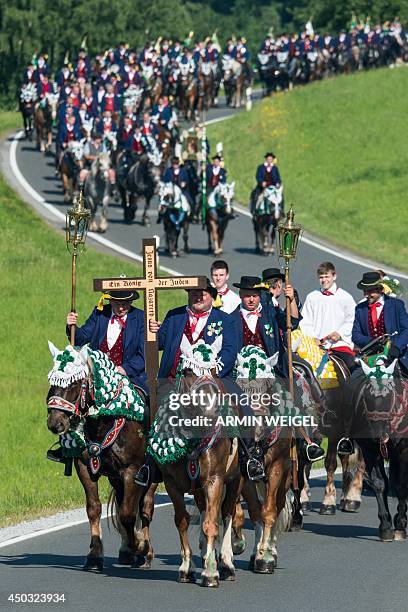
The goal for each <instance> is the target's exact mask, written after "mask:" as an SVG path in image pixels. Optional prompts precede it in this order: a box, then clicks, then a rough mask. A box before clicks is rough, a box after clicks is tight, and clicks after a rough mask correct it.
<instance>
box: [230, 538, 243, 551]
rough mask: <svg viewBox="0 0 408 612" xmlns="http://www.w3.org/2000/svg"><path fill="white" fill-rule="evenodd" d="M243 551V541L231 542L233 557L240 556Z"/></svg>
mask: <svg viewBox="0 0 408 612" xmlns="http://www.w3.org/2000/svg"><path fill="white" fill-rule="evenodd" d="M244 550H245V539H244V538H241V539H239V540H238V539H237V540H234V541H233V542H232V552H233V553H234V555H242V553H243V552H244Z"/></svg>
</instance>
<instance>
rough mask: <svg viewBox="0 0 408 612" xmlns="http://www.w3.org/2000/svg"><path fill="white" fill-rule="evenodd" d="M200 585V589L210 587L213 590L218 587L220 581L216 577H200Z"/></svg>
mask: <svg viewBox="0 0 408 612" xmlns="http://www.w3.org/2000/svg"><path fill="white" fill-rule="evenodd" d="M200 584H201V586H202V587H210V588H213V589H215V588H217V587H219V586H220V581H219V579H218V578H217V576H202V578H201V583H200Z"/></svg>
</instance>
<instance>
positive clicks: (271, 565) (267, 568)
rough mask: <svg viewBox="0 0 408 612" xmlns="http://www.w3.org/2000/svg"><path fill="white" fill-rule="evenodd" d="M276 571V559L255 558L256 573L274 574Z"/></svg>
mask: <svg viewBox="0 0 408 612" xmlns="http://www.w3.org/2000/svg"><path fill="white" fill-rule="evenodd" d="M274 571H275V561H265V560H264V559H255V562H254V572H255V574H273V572H274Z"/></svg>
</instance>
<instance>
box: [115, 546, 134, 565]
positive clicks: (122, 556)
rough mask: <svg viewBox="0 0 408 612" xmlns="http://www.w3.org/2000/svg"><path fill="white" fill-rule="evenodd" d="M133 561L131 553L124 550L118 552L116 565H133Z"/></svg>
mask: <svg viewBox="0 0 408 612" xmlns="http://www.w3.org/2000/svg"><path fill="white" fill-rule="evenodd" d="M134 561H135V559H134V556H133V555H132V553H130V552H128V551H125V550H121V551H119V557H118V565H133V563H134Z"/></svg>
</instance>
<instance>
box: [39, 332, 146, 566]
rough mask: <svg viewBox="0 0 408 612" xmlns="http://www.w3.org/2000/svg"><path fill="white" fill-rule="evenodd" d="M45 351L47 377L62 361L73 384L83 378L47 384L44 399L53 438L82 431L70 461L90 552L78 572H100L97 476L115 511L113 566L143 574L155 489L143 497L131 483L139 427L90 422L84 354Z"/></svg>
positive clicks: (110, 420)
mask: <svg viewBox="0 0 408 612" xmlns="http://www.w3.org/2000/svg"><path fill="white" fill-rule="evenodd" d="M50 350H51V353H52V355H53V358H54V363H55V365H54V369H53V370H52V371H51V372H50V376H51V374H52V373H53V372H54V371H55V370H56V369H58V364H62V363H63V362H64V361H63V360H64V358H65V359H66V360H67V361H72V362H73V363H74V366H75V367H76V368H77V375H76V378H78V376H79V374H81V376H83V377H79V380H75V381H74V382H72V383H70V384H68V385H67V386H66V385H65V383H63V382H61V383H60V384H62V385H63V386H58V385H53V384H52V383H53V379H52V378H51V379H50V382H51V384H52V386H51V388H50V390H49V392H48V395H47V407H48V419H47V427H48V429H49V430H50V431H51V432H52V433H54V434H57V435H59V436H63V435H67V434H69V432H70V431H75V429H76V428H77V426H78V424H79V423H82V425H83V428H84V434H85V443H86V446H85V449H84V451H83V453H82V455H81V456H80V457H77V458H75V459H74V464H75V469H76V472H77V474H78V478H79V480H80V482H81V484H82V486H83V488H84V491H85V496H86V511H87V515H88V520H89V526H90V530H91V543H90V551H89V553H88V555H87V557H86V562H85V564H84V569H85V570H98V571H102V569H103V565H104V557H103V544H102V534H101V525H100V521H101V513H102V504H101V501H100V498H99V492H98V481H99V478H100V477H101V476H107V478H108V480H109V482H110V484H111V486H112V492H111V497H110V500H111V503H112V506H114V507H115V509H116V516H115V517H114V519H113V524H114V526H115V528H116V529H117V531H118V532H119V533H120V535H121V538H122V543H121V547H120V550H119V560H118V562H119V563H120V564H121V565H132V564H137V565H139V566H140V565H142V564H144V567H146V568H148V567H150V565H151V563H152V560H153V557H154V554H153V548H152V545H151V541H150V535H149V525H150V522H151V520H152V517H153V507H154V503H153V500H154V492H155V488H156V486H154V487H151V488H150V489H149V491H148V492H147V494H146V495H145V496H144V495H143V490H142V489H141V488H140V487H138V486H137V485H136V484H135V483H134V475H135V474H136V473H137V471H138V470H139V468H140V466H141V464H142V463H143V460H144V455H145V450H146V438H145V434H144V430H143V424H142V423H140V422H139V421H130V420H125V419H115V418H114V417H110V416H109V417H106V416H104V417H101V418H97V419H95V418H92V417H91V416H90V415H89V410H90V409H91V408H93V407H94V406H95V401H94V390H95V386H94V385H95V380H94V375H93V370H94V365H93V362H92V361H91V359H90V358H89V356H88V354H87V348H86V347H84V348H83V349H81V351H79V352H78V351H75V350H74V349H72V348H70V349H69V350H68V349H66V350H65V351H64V352H60V351H58V349H56V347H55V346H54V345H51V343H50ZM60 367H62V366H61V365H60ZM137 392H138V393H139V395H141V394H142V393H143V392H142V391H141V390H139V389H138V390H137ZM119 428H120V430H119ZM109 435H111V436H113V442H112V443H111V444H109V445H107V446H106V448H105V444H104V443H105V441H106V440H107V439H108V438H107V436H109ZM115 435H116V437H114V436H115ZM70 436H71V437H70ZM67 439H72V435H71V434H70V435H68V438H67ZM111 440H112V438H111ZM99 462H100V463H99ZM98 465H99V468H98ZM95 466H96V467H95ZM97 468H98V469H97Z"/></svg>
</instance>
